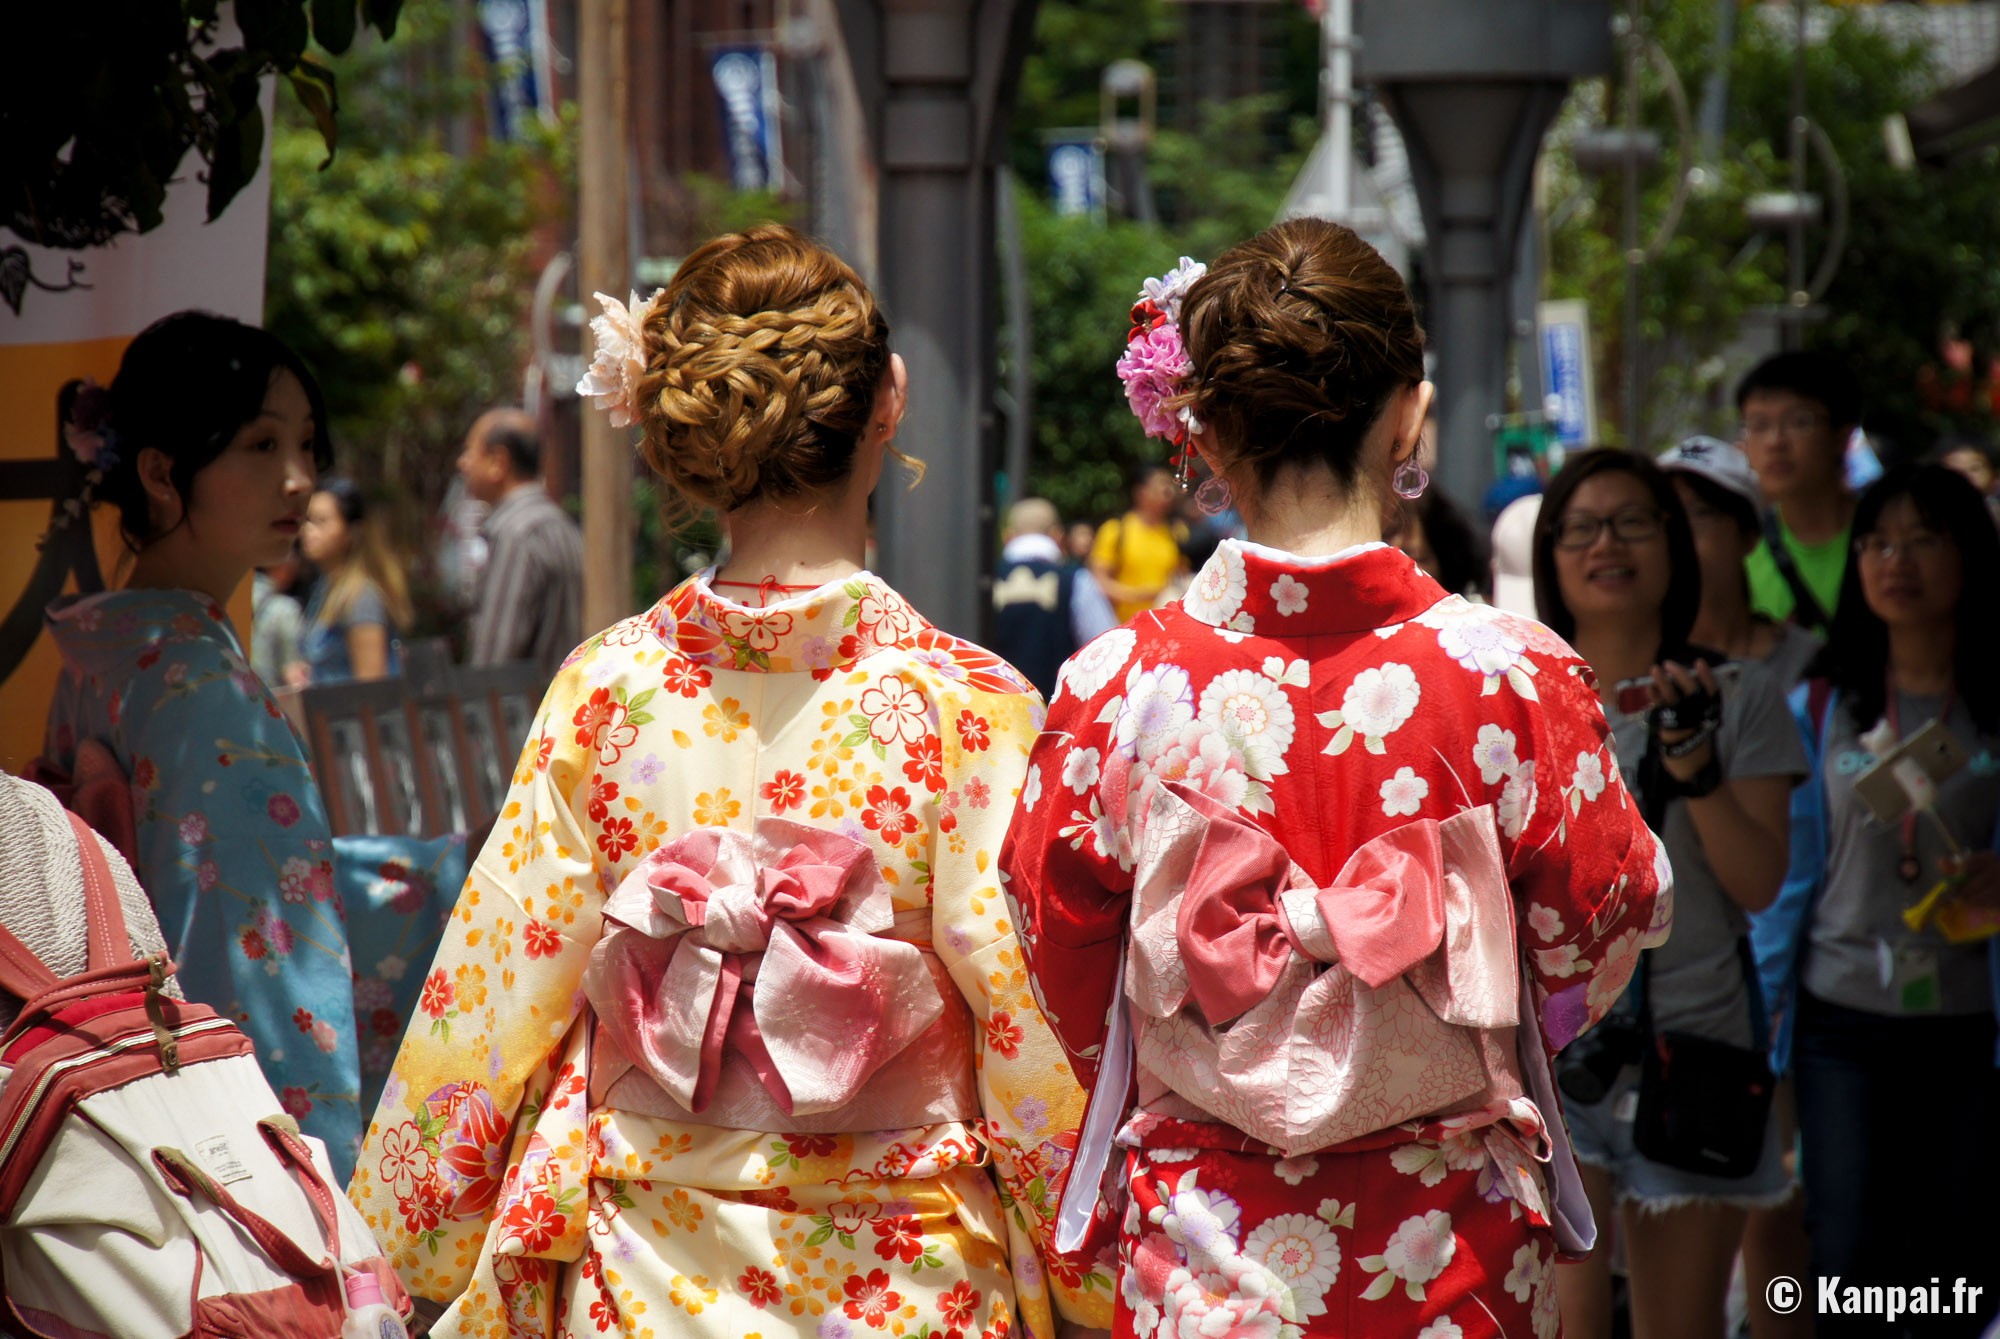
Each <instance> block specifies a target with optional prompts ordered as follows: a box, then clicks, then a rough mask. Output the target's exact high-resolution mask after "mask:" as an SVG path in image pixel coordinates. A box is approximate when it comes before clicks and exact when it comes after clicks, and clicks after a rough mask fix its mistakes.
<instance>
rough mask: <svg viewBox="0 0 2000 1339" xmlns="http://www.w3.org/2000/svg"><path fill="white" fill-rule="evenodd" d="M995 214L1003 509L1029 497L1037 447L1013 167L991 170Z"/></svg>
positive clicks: (1032, 341)
mask: <svg viewBox="0 0 2000 1339" xmlns="http://www.w3.org/2000/svg"><path fill="white" fill-rule="evenodd" d="M993 182H994V186H995V188H996V189H995V191H994V205H995V211H994V212H995V213H996V214H998V215H999V233H1000V268H1001V271H1002V274H1003V275H1004V283H1003V285H1002V292H1003V294H1004V296H1005V298H1006V302H1007V356H1008V362H1009V364H1010V366H1009V367H1008V369H1007V398H1008V400H1009V401H1010V403H1009V404H1008V406H1007V455H1006V461H1007V493H1006V496H1004V497H1002V498H1001V499H1000V512H1001V514H1002V515H1005V514H1006V511H1007V508H1009V507H1011V506H1013V505H1014V504H1015V503H1016V502H1019V501H1020V500H1021V499H1022V498H1024V497H1026V496H1028V465H1029V461H1030V459H1031V458H1032V455H1033V451H1034V412H1035V372H1034V368H1033V367H1032V366H1031V361H1032V359H1033V358H1034V355H1035V331H1034V327H1033V325H1032V324H1031V322H1032V320H1033V318H1032V317H1031V316H1030V315H1029V314H1028V263H1027V254H1026V252H1025V251H1024V250H1023V249H1022V246H1021V206H1020V203H1019V201H1017V200H1016V199H1015V198H1014V169H1013V168H1011V167H1007V166H1005V165H1002V166H1000V167H997V168H995V169H993Z"/></svg>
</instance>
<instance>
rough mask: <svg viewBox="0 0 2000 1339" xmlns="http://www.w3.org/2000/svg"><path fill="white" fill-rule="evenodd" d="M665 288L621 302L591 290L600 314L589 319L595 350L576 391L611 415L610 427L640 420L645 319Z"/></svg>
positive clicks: (644, 366) (625, 426)
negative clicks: (643, 298) (651, 294)
mask: <svg viewBox="0 0 2000 1339" xmlns="http://www.w3.org/2000/svg"><path fill="white" fill-rule="evenodd" d="M666 291H667V290H666V289H664V288H661V289H655V290H654V292H653V296H651V297H649V298H647V299H646V300H645V301H644V302H641V301H639V295H638V294H637V293H633V294H631V295H630V297H629V298H628V300H627V301H625V302H620V301H619V300H618V299H617V298H614V297H612V296H610V295H609V294H607V293H593V294H591V296H592V297H594V298H596V299H597V302H598V305H599V306H601V307H602V308H604V314H603V315H602V316H594V317H592V318H591V321H590V333H591V335H592V337H593V338H594V339H595V340H596V342H597V353H596V355H595V356H594V357H593V358H592V359H591V361H590V370H589V371H587V372H585V373H584V374H583V380H581V381H579V382H577V383H576V393H577V394H578V395H586V396H589V397H590V398H592V399H594V400H596V401H597V407H598V408H600V409H602V410H604V411H606V412H607V413H609V414H610V415H611V426H612V427H614V428H629V427H631V426H632V425H633V424H635V423H637V422H638V421H639V399H638V397H639V378H640V377H642V376H644V375H645V373H646V340H645V328H646V318H647V317H648V316H649V315H651V314H652V311H653V308H654V307H655V306H656V305H657V304H658V303H659V301H660V298H661V296H662V295H664V294H665V293H666Z"/></svg>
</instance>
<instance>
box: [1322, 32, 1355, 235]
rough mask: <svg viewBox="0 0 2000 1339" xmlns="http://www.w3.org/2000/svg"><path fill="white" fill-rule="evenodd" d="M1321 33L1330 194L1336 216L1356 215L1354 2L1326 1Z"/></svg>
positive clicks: (1349, 217)
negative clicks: (1324, 63)
mask: <svg viewBox="0 0 2000 1339" xmlns="http://www.w3.org/2000/svg"><path fill="white" fill-rule="evenodd" d="M1322 12H1323V14H1324V16H1325V22H1324V23H1323V24H1322V25H1321V27H1320V33H1321V36H1322V38H1323V40H1324V41H1325V42H1326V72H1327V86H1326V142H1327V148H1328V151H1329V152H1330V154H1331V157H1330V158H1329V160H1328V166H1329V167H1330V168H1331V169H1332V171H1331V173H1330V175H1329V176H1328V179H1327V195H1328V198H1329V199H1330V201H1331V207H1332V210H1333V217H1334V218H1336V219H1338V220H1339V221H1340V222H1342V223H1351V222H1352V221H1353V214H1354V0H1326V3H1325V8H1324V10H1323V11H1322Z"/></svg>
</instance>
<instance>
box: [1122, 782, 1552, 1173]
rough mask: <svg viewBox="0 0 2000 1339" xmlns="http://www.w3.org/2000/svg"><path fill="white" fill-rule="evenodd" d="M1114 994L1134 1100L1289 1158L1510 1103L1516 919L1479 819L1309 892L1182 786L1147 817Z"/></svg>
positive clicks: (1403, 834)
mask: <svg viewBox="0 0 2000 1339" xmlns="http://www.w3.org/2000/svg"><path fill="white" fill-rule="evenodd" d="M1135 880H1136V882H1135V887H1134V890H1133V906H1132V938H1131V946H1130V957H1129V961H1128V965H1127V970H1126V976H1125V988H1126V993H1127V996H1128V998H1129V999H1130V1001H1131V1005H1132V1011H1133V1037H1134V1042H1135V1044H1136V1047H1137V1060H1138V1070H1139V1073H1138V1082H1139V1100H1140V1104H1141V1105H1142V1106H1143V1107H1146V1108H1147V1109H1149V1110H1159V1111H1162V1112H1165V1113H1168V1114H1193V1113H1183V1111H1182V1110H1181V1108H1182V1107H1183V1106H1185V1107H1192V1108H1193V1109H1194V1111H1195V1112H1198V1113H1203V1114H1205V1115H1206V1116H1207V1117H1208V1118H1211V1119H1215V1120H1219V1121H1222V1122H1224V1123H1226V1124H1228V1125H1231V1126H1234V1127H1235V1128H1237V1129H1239V1130H1242V1131H1244V1132H1245V1133H1246V1134H1249V1135H1252V1136H1253V1137H1255V1138H1258V1139H1261V1140H1263V1141H1264V1142H1266V1143H1268V1144H1270V1145H1272V1146H1273V1147H1275V1148H1278V1149H1281V1150H1283V1151H1284V1153H1285V1154H1286V1155H1287V1156H1292V1155H1296V1154H1301V1153H1306V1152H1311V1151H1313V1150H1316V1149H1322V1148H1326V1147H1329V1146H1331V1145H1334V1144H1338V1143H1341V1142H1343V1141H1345V1140H1348V1139H1352V1138H1355V1137H1356V1136H1359V1135H1364V1134H1369V1133H1372V1132H1374V1131H1377V1130H1385V1129H1388V1128H1390V1127H1392V1126H1395V1125H1398V1124H1400V1123H1402V1122H1403V1121H1407V1120H1411V1119H1415V1118H1418V1117H1425V1116H1432V1115H1439V1114H1446V1113H1449V1112H1451V1111H1453V1110H1454V1109H1463V1108H1464V1107H1466V1106H1467V1105H1468V1104H1472V1105H1478V1104H1483V1103H1485V1102H1487V1101H1490V1100H1492V1099H1496V1098H1497V1099H1507V1098H1515V1097H1519V1096H1521V1095H1522V1084H1521V1077H1520V1066H1519V1062H1518V1060H1517V1059H1516V1056H1515V1033H1514V1029H1515V1027H1516V1025H1517V1024H1518V1023H1519V1022H1520V1021H1521V1016H1520V1014H1521V1005H1520V968H1519V958H1518V956H1517V947H1516V944H1515V930H1514V901H1513V896H1512V894H1511V892H1510V891H1509V889H1508V885H1507V878H1506V872H1505V869H1504V866H1503V864H1502V861H1501V857H1500V846H1499V838H1498V834H1497V833H1496V831H1495V828H1494V821H1493V811H1492V809H1491V807H1490V806H1488V807H1481V808H1478V809H1472V810H1468V811H1466V812H1464V813H1460V814H1457V815H1454V816H1453V817H1451V818H1449V819H1446V820H1445V821H1444V822H1442V823H1440V822H1437V821H1435V820H1433V819H1419V820H1416V821H1414V822H1411V823H1407V824H1405V825H1403V826H1402V827H1399V828H1396V829H1395V830H1393V831H1391V832H1388V833H1385V834H1383V835H1382V836H1380V837H1378V838H1376V839H1375V840H1373V841H1371V842H1369V843H1367V844H1366V845H1364V846H1362V847H1361V848H1360V849H1359V850H1357V851H1356V852H1355V853H1354V854H1353V856H1352V857H1351V858H1350V859H1349V860H1348V862H1347V864H1346V866H1345V867H1343V868H1342V869H1341V871H1340V873H1339V874H1338V875H1337V876H1336V877H1335V878H1334V880H1333V881H1332V884H1331V886H1329V887H1325V888H1320V887H1315V886H1314V885H1313V882H1312V880H1311V879H1310V878H1309V877H1308V876H1307V874H1306V873H1305V871H1304V870H1302V869H1300V868H1299V867H1298V866H1297V865H1295V864H1293V863H1292V862H1291V859H1290V858H1289V857H1288V856H1287V855H1286V853H1285V850H1284V848H1283V847H1282V846H1280V845H1279V844H1278V843H1277V842H1276V841H1275V840H1273V839H1272V838H1271V836H1270V835H1269V834H1268V833H1266V832H1264V830H1263V829H1261V828H1259V827H1258V826H1256V825H1255V824H1254V823H1252V822H1250V821H1249V820H1248V819H1246V818H1244V817H1242V816H1241V815H1239V814H1236V813H1234V812H1232V811H1230V810H1228V809H1225V808H1224V807H1223V806H1221V805H1220V804H1217V803H1216V802H1215V801H1213V800H1211V799H1209V798H1208V797H1207V796H1204V795H1202V794H1200V793H1198V792H1196V791H1192V790H1189V789H1187V788H1186V787H1184V786H1181V785H1179V784H1178V783H1176V784H1173V785H1169V786H1166V787H1164V788H1163V789H1162V790H1161V791H1160V792H1159V794H1158V796H1157V797H1156V798H1155V800H1154V801H1153V804H1152V808H1151V810H1150V811H1149V813H1148V816H1147V825H1146V830H1145V833H1144V834H1143V836H1142V838H1141V845H1140V851H1139V856H1138V862H1137V866H1136V870H1135Z"/></svg>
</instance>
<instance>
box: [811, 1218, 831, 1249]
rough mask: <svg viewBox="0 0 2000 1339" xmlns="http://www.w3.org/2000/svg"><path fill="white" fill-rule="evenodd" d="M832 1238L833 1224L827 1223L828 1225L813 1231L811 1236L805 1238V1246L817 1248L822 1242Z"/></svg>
mask: <svg viewBox="0 0 2000 1339" xmlns="http://www.w3.org/2000/svg"><path fill="white" fill-rule="evenodd" d="M832 1237H833V1224H832V1223H830V1222H829V1223H828V1224H826V1226H824V1227H821V1228H818V1229H815V1230H814V1232H813V1234H812V1235H811V1236H810V1237H807V1238H806V1245H808V1246H817V1245H819V1244H820V1243H821V1242H823V1241H829V1240H831V1239H832Z"/></svg>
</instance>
